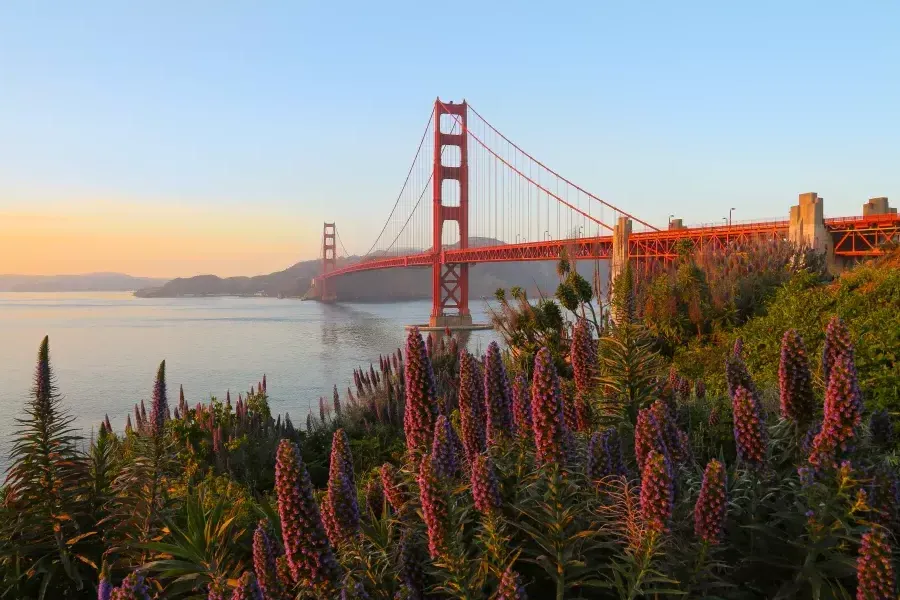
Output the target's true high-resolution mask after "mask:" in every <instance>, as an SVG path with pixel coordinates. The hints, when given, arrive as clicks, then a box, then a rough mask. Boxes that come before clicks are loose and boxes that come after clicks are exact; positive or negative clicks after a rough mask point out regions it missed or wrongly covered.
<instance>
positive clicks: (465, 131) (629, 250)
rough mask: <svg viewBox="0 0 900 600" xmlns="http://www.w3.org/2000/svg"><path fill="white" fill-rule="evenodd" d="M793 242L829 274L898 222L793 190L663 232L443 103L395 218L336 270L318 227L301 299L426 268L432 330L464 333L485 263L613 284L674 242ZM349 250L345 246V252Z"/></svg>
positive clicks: (661, 257)
mask: <svg viewBox="0 0 900 600" xmlns="http://www.w3.org/2000/svg"><path fill="white" fill-rule="evenodd" d="M759 239H770V240H790V241H792V242H794V243H796V244H798V245H801V246H807V247H811V248H814V249H816V250H819V251H821V252H824V253H825V254H826V258H827V262H828V265H829V268H830V269H831V270H832V271H833V272H837V271H839V270H840V269H841V268H843V266H845V265H846V264H848V263H851V262H854V261H856V260H859V259H860V258H864V257H871V256H877V255H878V254H881V253H883V252H884V248H885V247H886V246H887V245H888V244H893V243H897V242H898V241H900V217H898V214H897V209H896V208H891V207H890V205H889V203H888V199H887V198H883V197H882V198H873V199H871V200H869V201H868V202H866V203H865V204H864V205H863V207H862V214H861V215H859V216H850V217H838V218H825V216H824V202H823V199H822V198H820V197H819V196H818V195H817V194H815V193H805V194H801V195H800V197H799V202H798V204H797V205H795V206H793V207H791V209H790V212H789V216H788V218H786V219H781V220H768V221H756V222H742V223H732V222H731V221H730V218H729V219H728V220H725V222H723V223H721V224H708V225H700V226H691V227H686V226H684V225H683V224H682V220H681V219H672V220H670V222H669V225H668V227H667V228H665V229H660V228H658V227H655V226H654V225H652V224H650V223H649V222H648V221H645V220H642V219H640V218H639V217H637V216H636V215H635V214H633V213H631V212H628V211H625V210H622V209H621V208H619V207H617V206H615V205H613V204H611V203H610V202H607V201H606V200H603V199H602V198H599V197H598V196H596V195H594V194H592V193H591V192H589V191H587V190H586V189H584V188H583V187H581V186H579V185H577V184H575V183H573V182H572V181H570V180H569V179H566V178H565V177H563V176H562V175H560V174H559V173H558V172H556V171H554V170H553V169H551V168H550V167H548V166H547V165H545V164H544V163H542V162H541V161H539V160H537V159H536V158H534V157H533V156H532V155H531V154H529V153H527V152H526V151H524V150H523V149H522V148H520V147H519V146H518V145H516V144H515V143H514V142H512V141H511V140H510V139H509V138H507V137H506V136H505V135H503V134H502V133H501V132H500V131H499V130H497V129H496V128H495V127H494V126H493V125H491V124H490V123H489V122H488V121H487V120H486V119H485V118H484V117H482V116H481V114H479V113H478V112H477V111H476V110H475V109H474V108H473V107H472V106H471V105H470V104H468V103H467V102H465V101H463V102H462V103H459V104H456V103H453V102H443V101H441V100H440V99H439V98H438V99H437V100H436V101H435V103H434V110H433V111H432V113H431V114H430V115H429V118H428V122H427V123H426V126H425V131H424V133H423V134H422V138H421V140H420V141H419V145H418V148H417V150H416V154H415V157H414V158H413V161H412V164H411V166H410V168H409V170H408V171H407V174H406V178H405V180H404V182H403V186H402V188H401V190H400V193H399V194H398V196H397V198H396V200H395V202H394V206H393V208H392V209H391V213H390V215H389V216H388V218H387V220H386V221H385V223H384V225H383V227H382V228H381V230H380V232H379V233H378V235H377V237H376V238H375V240H374V242H373V243H372V245H371V247H370V248H369V250H368V252H366V253H365V255H363V256H362V257H361V258H360V259H359V260H358V261H357V262H355V263H353V264H347V265H344V266H339V264H338V249H337V244H338V243H339V241H340V238H339V236H338V234H337V227H336V225H335V223H325V225H324V228H323V236H322V252H321V258H322V273H321V274H320V275H319V276H318V277H316V278H314V280H313V283H312V287H311V289H310V291H309V292H308V293H307V295H306V297H307V298H312V299H317V300H320V301H323V302H335V301H337V300H338V298H337V297H336V295H335V293H334V291H333V286H330V285H329V282H330V281H332V280H334V279H335V278H337V277H341V276H343V275H346V274H349V273H356V272H361V271H371V270H378V269H395V268H430V269H431V270H432V278H431V279H432V312H431V319H430V322H429V326H430V327H435V328H443V327H451V328H460V327H461V328H465V327H469V326H471V325H472V317H471V313H470V312H469V265H471V264H474V263H484V262H514V261H538V260H556V259H558V258H559V257H560V256H561V255H562V254H563V253H565V255H566V256H568V257H569V258H571V259H574V260H588V259H590V260H604V259H605V260H610V261H612V269H611V276H612V278H613V280H614V279H615V277H616V276H617V274H618V273H620V272H621V270H622V269H623V268H624V264H625V262H626V261H639V262H644V263H649V262H652V261H662V262H670V261H673V260H674V259H675V258H676V256H677V250H676V247H677V246H678V244H679V242H681V241H682V240H688V241H690V242H691V243H692V244H693V246H694V247H695V248H697V249H705V248H710V247H712V248H718V249H721V250H726V251H727V250H728V249H729V248H730V247H733V246H734V245H735V244H741V243H743V242H748V241H751V240H759ZM345 254H346V250H345Z"/></svg>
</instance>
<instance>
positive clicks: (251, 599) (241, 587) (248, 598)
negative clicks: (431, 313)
mask: <svg viewBox="0 0 900 600" xmlns="http://www.w3.org/2000/svg"><path fill="white" fill-rule="evenodd" d="M231 600H264V599H263V595H262V591H260V589H259V585H258V584H257V583H256V577H254V576H253V572H252V571H244V574H243V575H241V578H240V579H238V584H237V587H236V588H234V592H232V593H231Z"/></svg>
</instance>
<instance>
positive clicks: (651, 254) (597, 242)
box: [323, 214, 900, 295]
mask: <svg viewBox="0 0 900 600" xmlns="http://www.w3.org/2000/svg"><path fill="white" fill-rule="evenodd" d="M788 225H789V223H788V221H786V220H785V221H769V222H760V223H747V224H734V225H718V226H710V227H687V228H683V229H672V230H666V231H649V232H635V233H632V234H631V235H630V236H629V244H628V247H629V251H628V255H629V257H630V258H631V259H633V260H637V261H642V260H664V261H671V260H674V259H675V257H676V255H677V253H676V245H677V244H678V242H679V241H681V240H690V241H691V242H692V243H693V245H694V247H695V248H699V249H705V248H709V247H712V248H715V249H721V250H724V249H726V248H727V247H729V246H732V245H733V244H740V243H742V242H749V241H751V240H760V239H773V240H779V239H786V238H787V235H788ZM825 227H826V228H827V229H828V230H829V231H830V232H831V235H832V239H833V240H834V254H835V256H837V257H846V258H858V257H871V256H877V255H879V254H881V253H882V252H883V250H882V247H883V246H884V245H885V244H886V243H889V242H894V243H896V242H900V215H896V214H890V215H873V216H868V217H841V218H835V219H826V220H825ZM563 248H565V249H566V255H567V256H569V257H570V258H574V259H576V260H586V259H595V260H600V259H609V258H611V256H612V236H600V237H584V238H577V239H568V240H548V241H544V242H530V243H525V244H504V245H502V246H481V247H478V248H453V249H444V250H442V251H441V252H439V253H434V252H431V251H429V252H422V253H420V254H413V255H410V256H395V257H387V258H377V259H374V260H369V261H365V262H359V263H356V264H353V265H348V266H346V267H343V268H341V269H335V270H334V271H330V272H328V273H325V274H324V275H323V277H324V278H325V279H330V278H332V277H337V276H340V275H346V274H347V273H356V272H359V271H371V270H376V269H391V268H398V267H399V268H403V267H428V266H433V265H434V264H441V265H456V264H471V263H482V262H521V261H535V260H556V259H558V258H559V257H560V254H561V251H562V249H563ZM444 293H445V295H446V293H447V292H446V291H445V292H444Z"/></svg>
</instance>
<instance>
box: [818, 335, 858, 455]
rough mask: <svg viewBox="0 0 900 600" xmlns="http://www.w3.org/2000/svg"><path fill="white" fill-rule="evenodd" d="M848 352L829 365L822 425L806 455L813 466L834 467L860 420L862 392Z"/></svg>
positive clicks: (851, 439)
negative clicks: (808, 453)
mask: <svg viewBox="0 0 900 600" xmlns="http://www.w3.org/2000/svg"><path fill="white" fill-rule="evenodd" d="M851 352H852V350H850V351H846V352H845V353H844V354H841V355H838V356H837V357H835V359H834V363H833V364H832V365H831V369H830V377H829V379H828V388H827V390H826V391H825V414H824V417H823V419H822V428H821V430H820V431H819V432H818V433H817V434H816V437H815V438H814V439H813V442H812V450H811V451H810V455H809V463H810V465H812V466H813V467H814V468H816V469H820V468H824V467H831V468H837V465H838V463H839V461H840V459H841V457H842V455H844V454H846V453H847V452H848V451H849V450H850V448H851V445H852V443H853V440H854V438H855V437H856V432H857V430H858V428H859V425H860V423H861V421H862V395H861V393H860V390H859V384H858V383H857V375H856V366H855V365H854V363H853V355H852V353H851Z"/></svg>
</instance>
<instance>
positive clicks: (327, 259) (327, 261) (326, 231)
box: [319, 223, 337, 302]
mask: <svg viewBox="0 0 900 600" xmlns="http://www.w3.org/2000/svg"><path fill="white" fill-rule="evenodd" d="M335 235H336V230H335V228H334V223H325V225H324V227H323V230H322V275H325V274H327V273H330V272H331V271H334V270H335V269H336V268H337V249H336V248H335ZM319 282H320V283H321V285H322V289H321V290H320V292H319V293H320V294H321V296H320V300H321V301H322V302H334V301H335V300H337V296H336V295H335V293H334V291H332V290H329V289H328V279H326V278H325V277H320V278H319Z"/></svg>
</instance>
